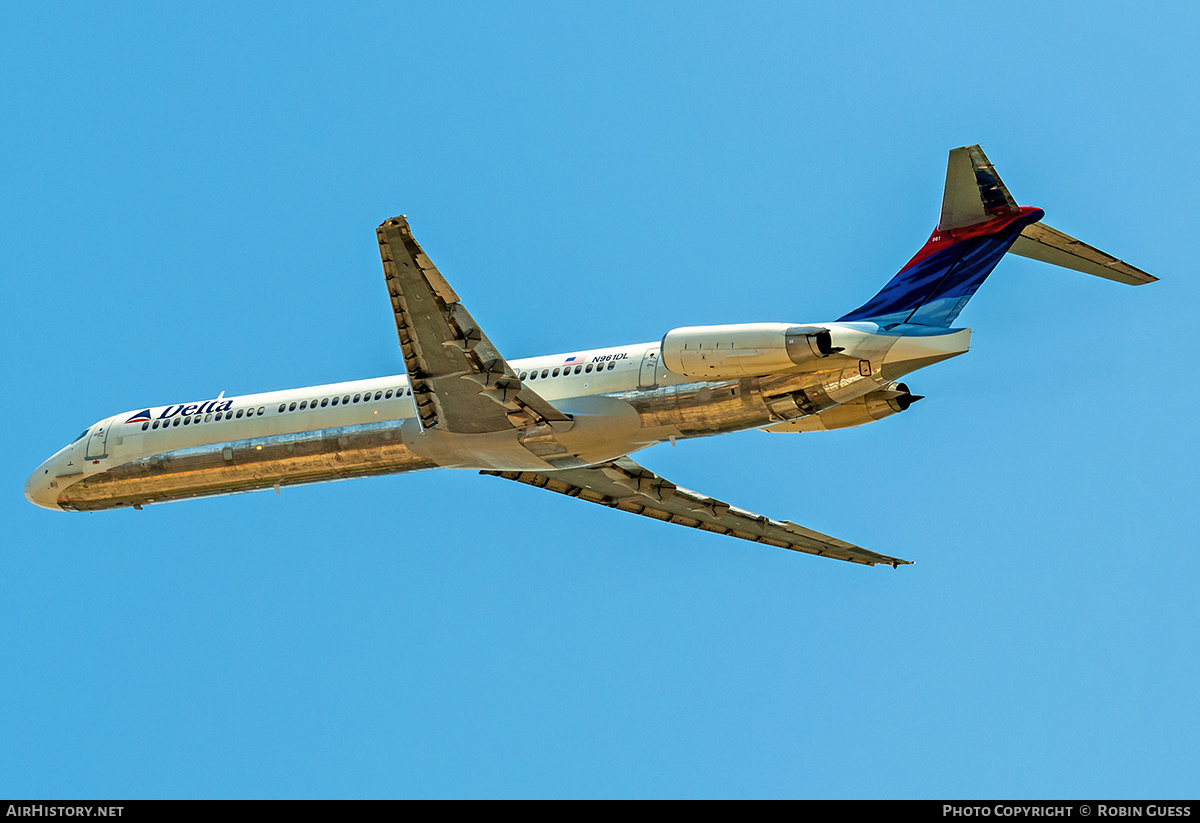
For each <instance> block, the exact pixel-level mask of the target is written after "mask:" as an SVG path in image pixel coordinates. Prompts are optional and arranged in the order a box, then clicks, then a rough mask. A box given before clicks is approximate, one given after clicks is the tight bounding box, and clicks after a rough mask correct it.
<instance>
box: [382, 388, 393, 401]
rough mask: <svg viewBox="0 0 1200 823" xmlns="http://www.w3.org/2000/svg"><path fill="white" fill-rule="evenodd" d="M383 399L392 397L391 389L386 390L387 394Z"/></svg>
mask: <svg viewBox="0 0 1200 823" xmlns="http://www.w3.org/2000/svg"><path fill="white" fill-rule="evenodd" d="M384 399H386V400H391V399H392V390H391V389H388V390H387V394H385V395H384Z"/></svg>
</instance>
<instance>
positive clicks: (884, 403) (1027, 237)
mask: <svg viewBox="0 0 1200 823" xmlns="http://www.w3.org/2000/svg"><path fill="white" fill-rule="evenodd" d="M1043 215H1044V212H1043V211H1042V210H1041V209H1037V208H1031V207H1028V206H1026V207H1021V206H1018V205H1017V204H1016V202H1015V201H1014V200H1013V198H1012V196H1011V195H1010V194H1009V193H1008V189H1007V188H1006V187H1005V186H1004V184H1003V183H1002V182H1001V180H1000V178H999V176H997V174H996V172H995V169H994V168H993V167H992V164H991V163H990V162H989V161H988V159H987V157H986V155H984V153H983V151H982V150H981V149H980V148H979V146H966V147H964V148H959V149H954V150H953V151H951V152H950V160H949V164H948V167H947V172H946V184H945V192H944V195H943V199H942V212H941V219H940V220H939V222H938V225H937V228H936V229H935V230H934V232H933V234H932V235H931V236H930V237H929V240H928V242H926V243H925V245H924V246H923V247H922V248H921V250H920V251H918V252H917V254H916V256H915V257H913V258H912V260H910V261H909V262H908V264H907V265H905V266H904V268H902V269H901V270H900V272H899V273H898V274H897V275H896V276H895V277H893V278H892V279H891V281H890V282H888V283H887V285H885V286H884V287H883V289H882V291H880V292H879V293H878V294H876V295H875V296H874V297H872V298H871V299H870V300H868V301H867V302H866V303H864V304H863V305H862V306H860V307H859V308H857V309H854V310H853V311H851V312H849V313H848V314H845V315H843V316H841V317H839V318H838V319H837V320H834V321H828V322H808V323H782V322H771V323H749V324H738V325H724V326H693V327H687V328H679V329H673V330H671V331H669V332H667V333H666V335H665V336H664V337H663V338H662V339H661V340H659V341H655V342H652V343H637V344H633V345H626V346H615V347H613V348H607V349H597V350H593V351H571V352H566V353H564V354H555V355H547V356H544V357H531V358H528V359H524V360H513V361H508V360H505V358H504V357H503V356H502V355H501V354H500V352H498V351H497V350H496V347H495V346H493V345H492V343H491V341H490V340H489V339H488V336H487V335H486V334H485V333H484V332H483V329H482V328H480V326H479V324H478V323H476V322H475V320H474V318H473V317H472V316H471V315H470V314H469V313H468V312H467V309H466V307H465V306H464V305H463V303H462V301H461V300H460V299H459V297H458V295H457V294H456V293H455V291H454V289H452V288H451V287H450V284H449V283H447V282H446V280H445V278H444V277H442V274H441V272H439V271H438V269H437V267H436V266H434V265H433V263H432V262H431V261H430V259H429V257H427V256H426V254H425V252H424V250H422V248H421V246H420V245H418V244H417V241H416V240H415V239H414V238H413V236H412V232H411V231H410V230H409V226H408V222H407V220H406V219H405V218H404V217H395V218H392V219H391V220H386V221H384V223H383V224H382V225H381V226H379V228H378V229H377V231H376V234H377V235H378V239H379V252H380V256H381V257H382V260H383V271H384V278H385V281H386V285H387V291H388V296H389V298H391V303H392V312H393V314H394V315H395V320H396V331H397V333H398V335H399V339H400V349H401V352H402V354H403V357H404V368H405V372H406V374H405V375H397V376H392V377H380V378H376V379H373V380H359V381H354V382H349V383H334V384H331V385H326V386H312V387H310V388H304V389H290V390H287V391H273V392H266V393H263V394H250V395H243V396H240V397H225V396H224V395H223V394H222V395H221V396H219V397H215V398H211V399H205V400H194V401H187V402H183V403H171V404H169V405H166V406H154V407H149V408H141V409H133V410H131V411H126V412H122V413H121V414H116V415H113V416H111V417H106V418H105V419H103V420H101V421H99V422H98V423H95V424H94V425H92V426H89V427H88V428H87V429H85V430H84V431H83V433H82V434H80V435H79V436H78V437H77V438H76V439H75V441H74V442H72V443H71V444H70V445H68V446H67V447H65V448H63V449H61V450H60V451H59V452H58V453H57V454H55V455H54V456H53V457H51V458H50V459H49V460H47V461H46V462H45V463H43V464H42V465H41V466H39V467H38V469H37V470H36V471H35V472H34V473H33V475H32V476H31V477H30V478H29V480H28V482H27V483H26V484H25V496H26V497H28V498H29V500H30V501H31V502H33V503H35V504H37V505H38V506H41V507H43V508H47V509H57V510H63V511H96V510H100V509H115V508H126V507H132V508H134V509H139V510H140V509H141V508H142V507H143V506H147V505H150V504H152V503H166V502H169V501H172V500H183V499H186V498H193V497H205V496H208V495H219V494H231V493H234V492H245V491H254V490H259V489H272V488H274V489H275V491H276V492H278V491H279V489H280V487H281V486H290V485H293V484H298V483H320V482H323V481H327V480H341V479H345V478H352V477H365V476H369V475H382V474H393V473H397V472H409V471H416V470H418V469H433V468H455V469H474V470H477V471H479V472H480V473H481V474H486V475H492V476H494V477H499V478H503V479H505V480H515V481H517V482H519V483H525V484H528V485H530V486H534V487H537V488H542V489H548V490H550V491H553V492H558V493H559V494H565V495H568V496H570V497H575V498H578V499H580V500H585V501H588V502H591V503H599V504H601V505H604V506H608V507H610V508H614V509H620V510H622V511H627V512H632V513H634V514H640V515H644V516H646V517H651V518H654V519H655V520H661V521H664V522H667V523H676V524H679V525H682V526H690V527H692V528H695V529H703V530H705V531H710V532H716V533H719V534H724V535H729V536H731V537H739V538H742V539H743V540H752V541H755V542H757V543H764V544H767V545H770V546H777V547H780V548H784V549H791V550H793V551H801V552H807V553H809V554H815V555H821V556H823V557H831V558H836V559H838V560H847V561H850V562H853V563H862V564H866V565H875V564H887V565H890V566H893V567H895V566H899V565H902V564H906V563H908V562H910V561H907V560H901V559H899V558H896V557H889V556H887V555H883V554H877V553H876V552H873V551H869V550H867V549H864V548H862V547H860V546H855V545H853V544H851V543H847V542H844V541H842V540H838V539H837V538H834V537H830V536H828V535H825V534H821V533H819V532H815V531H812V530H810V529H807V528H804V527H803V526H798V525H796V524H795V523H792V522H791V521H788V520H774V519H772V518H769V517H764V516H763V515H759V514H754V513H753V512H750V511H746V510H745V509H740V508H737V507H736V506H732V505H730V504H729V503H726V502H723V501H721V500H717V499H715V498H712V497H709V496H707V495H704V494H701V493H698V492H694V491H689V490H687V489H685V488H682V487H679V486H676V485H675V484H674V483H672V482H670V481H668V480H665V479H664V478H662V477H659V476H658V475H656V474H655V473H654V472H652V471H650V470H649V469H646V468H643V467H642V466H640V465H638V463H636V462H634V461H633V460H632V459H630V457H629V455H630V454H632V453H634V452H637V451H639V450H641V449H644V448H646V447H647V446H652V445H655V444H656V443H662V442H665V441H670V442H672V443H674V442H676V441H678V440H684V439H687V438H692V437H707V436H709V435H714V434H723V433H726V432H736V431H743V430H746V429H762V430H764V431H768V432H774V433H789V432H816V431H828V430H831V429H840V428H845V427H849V426H859V425H862V424H865V423H871V422H873V421H876V420H882V419H883V418H885V417H889V416H891V415H893V414H897V413H899V412H903V411H905V410H907V409H908V408H909V406H910V405H911V404H912V403H913V402H914V401H916V400H919V399H920V398H919V397H918V396H916V395H914V394H912V392H911V391H910V390H909V387H908V386H907V385H906V384H905V383H902V382H899V381H900V378H901V377H903V376H904V375H906V374H908V373H909V372H912V371H915V370H916V369H920V368H923V367H925V366H928V365H931V364H933V363H937V362H939V361H941V360H946V359H947V358H950V357H955V356H957V355H960V354H963V353H965V352H966V351H967V350H968V348H969V346H970V339H971V330H970V329H967V328H955V327H953V324H954V321H955V318H957V317H958V314H959V312H961V311H962V310H963V307H964V306H965V305H966V304H967V301H968V300H970V299H971V296H972V295H974V294H975V291H976V289H978V288H979V286H980V285H981V284H982V283H983V281H984V279H985V278H986V277H987V276H988V274H990V273H991V271H992V269H993V268H994V267H995V266H996V264H997V263H998V262H999V261H1000V259H1001V258H1002V257H1003V256H1004V255H1005V253H1008V252H1011V253H1013V254H1018V255H1022V256H1025V257H1031V258H1034V259H1036V260H1042V261H1045V262H1047V263H1052V264H1054V265H1057V266H1062V267H1065V268H1070V269H1075V270H1077V271H1081V272H1085V273H1088V274H1094V275H1098V276H1100V277H1104V278H1107V279H1109V280H1116V281H1118V282H1121V283H1128V284H1130V285H1140V284H1143V283H1150V282H1153V281H1154V280H1156V279H1157V278H1154V277H1152V276H1150V275H1148V274H1146V273H1145V272H1143V271H1141V270H1140V269H1137V268H1134V267H1133V266H1130V265H1128V264H1126V263H1123V262H1121V261H1120V260H1117V259H1116V258H1114V257H1112V256H1110V255H1108V254H1105V253H1104V252H1101V251H1099V250H1097V249H1095V248H1092V247H1091V246H1088V245H1086V244H1084V243H1081V242H1079V241H1078V240H1075V239H1073V238H1071V237H1068V236H1067V235H1065V234H1063V233H1062V232H1059V231H1056V230H1055V229H1052V228H1049V227H1048V226H1046V225H1045V224H1043V223H1041V222H1040V221H1041V219H1042V217H1043Z"/></svg>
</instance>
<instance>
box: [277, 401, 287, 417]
mask: <svg viewBox="0 0 1200 823" xmlns="http://www.w3.org/2000/svg"><path fill="white" fill-rule="evenodd" d="M285 411H287V406H286V405H285V404H283V403H280V404H279V413H280V414H283V413H284V412H285Z"/></svg>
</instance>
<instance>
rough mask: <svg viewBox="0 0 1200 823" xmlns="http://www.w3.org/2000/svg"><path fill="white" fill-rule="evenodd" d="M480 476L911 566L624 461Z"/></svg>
mask: <svg viewBox="0 0 1200 823" xmlns="http://www.w3.org/2000/svg"><path fill="white" fill-rule="evenodd" d="M481 474H487V475H492V476H495V477H502V478H504V479H505V480H515V481H517V482H518V483H524V484H526V485H528V486H534V487H536V488H539V489H546V490H548V491H552V492H557V493H558V494H564V495H566V496H568V497H574V498H577V499H579V500H586V501H587V502H589V503H598V504H600V505H602V506H608V507H610V508H614V509H620V510H621V511H625V512H629V513H631V514H639V515H642V516H643V517H650V518H652V519H654V520H660V521H662V522H664V523H674V524H676V525H679V526H687V527H688V528H692V529H700V530H702V531H708V532H714V533H716V534H723V535H727V536H729V537H737V538H739V539H741V540H749V541H751V542H754V543H764V544H766V545H769V546H775V547H778V548H781V549H789V550H791V551H797V552H804V553H806V554H814V555H819V556H821V557H831V558H834V559H836V560H845V561H848V562H850V563H860V564H863V565H866V566H874V565H876V564H884V565H889V566H893V567H895V566H902V565H908V564H909V563H910V562H911V561H908V560H901V559H900V558H898V557H888V556H887V555H883V554H878V553H876V552H873V551H870V550H868V549H864V548H862V547H861V546H856V545H854V544H853V543H847V542H846V541H844V540H839V539H837V538H836V537H830V536H829V535H827V534H822V533H821V532H817V531H813V530H812V529H807V528H805V527H804V526H799V525H797V524H795V523H793V522H791V521H790V520H773V519H771V518H769V517H764V516H763V515H761V514H755V513H754V512H750V511H746V510H745V509H740V508H737V507H736V506H731V505H730V504H728V503H726V502H724V501H721V500H717V499H716V498H713V497H708V496H707V495H703V494H700V493H699V492H694V491H691V490H690V489H684V488H680V487H678V486H676V485H675V484H674V483H671V482H670V481H667V480H664V479H663V478H661V477H659V476H658V475H656V474H655V473H654V472H652V471H650V470H649V469H646V468H643V467H642V466H640V465H638V464H637V463H635V462H634V461H633V460H630V459H629V458H628V457H622V458H620V459H618V460H613V461H611V462H609V463H605V464H602V465H600V466H592V467H588V468H579V469H566V470H563V471H555V472H548V473H545V474H539V473H537V472H493V471H484V472H481Z"/></svg>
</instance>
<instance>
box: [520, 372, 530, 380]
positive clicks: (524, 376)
mask: <svg viewBox="0 0 1200 823" xmlns="http://www.w3.org/2000/svg"><path fill="white" fill-rule="evenodd" d="M528 376H529V372H527V371H523V372H521V380H524V379H525V378H526V377H528Z"/></svg>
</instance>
